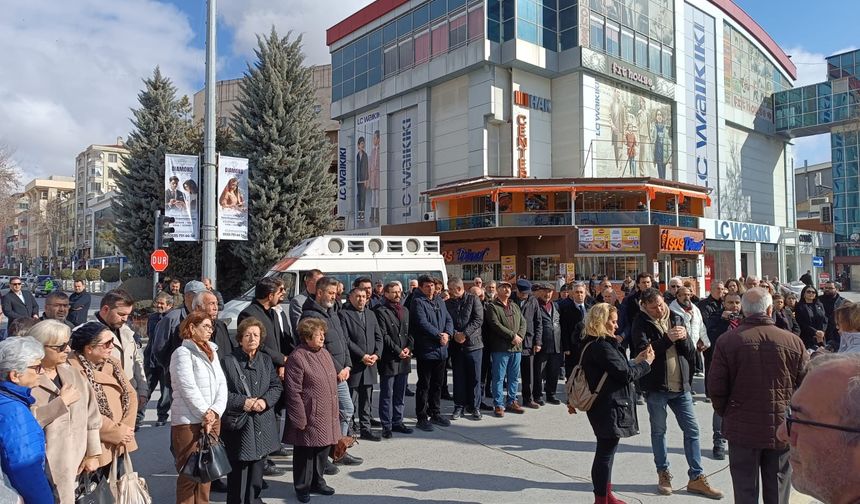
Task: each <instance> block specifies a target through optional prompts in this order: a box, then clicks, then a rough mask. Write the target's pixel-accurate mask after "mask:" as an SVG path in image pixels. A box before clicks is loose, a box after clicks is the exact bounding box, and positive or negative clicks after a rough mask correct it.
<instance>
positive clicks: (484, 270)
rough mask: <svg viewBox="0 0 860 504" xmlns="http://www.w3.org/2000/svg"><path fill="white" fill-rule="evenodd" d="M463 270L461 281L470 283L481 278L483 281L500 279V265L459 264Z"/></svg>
mask: <svg viewBox="0 0 860 504" xmlns="http://www.w3.org/2000/svg"><path fill="white" fill-rule="evenodd" d="M460 267H461V268H463V276H462V278H463V280H465V281H467V282H470V281H472V280H474V279H475V278H476V277H481V279H482V280H483V281H485V282H486V281H488V280H493V279H496V278H502V263H497V262H496V263H475V264H461V265H460Z"/></svg>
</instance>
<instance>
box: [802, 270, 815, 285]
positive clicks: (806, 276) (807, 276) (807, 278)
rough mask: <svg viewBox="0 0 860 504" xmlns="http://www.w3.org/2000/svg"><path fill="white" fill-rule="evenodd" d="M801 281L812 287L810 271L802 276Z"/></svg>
mask: <svg viewBox="0 0 860 504" xmlns="http://www.w3.org/2000/svg"><path fill="white" fill-rule="evenodd" d="M800 281H801V282H803V283H804V284H806V285H808V286H809V287H812V286H813V282H812V273H811V272H810V271H809V270H806V273H804V274H802V275H800Z"/></svg>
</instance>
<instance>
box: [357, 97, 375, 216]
mask: <svg viewBox="0 0 860 504" xmlns="http://www.w3.org/2000/svg"><path fill="white" fill-rule="evenodd" d="M380 116H381V114H380V113H379V112H378V111H376V112H370V113H368V114H364V115H362V116H359V117H357V118H356V119H355V171H354V174H355V175H354V176H355V229H362V228H367V227H373V226H378V225H379V170H380V166H379V158H380V152H381V148H382V143H381V142H382V140H381V137H380V133H379V118H380Z"/></svg>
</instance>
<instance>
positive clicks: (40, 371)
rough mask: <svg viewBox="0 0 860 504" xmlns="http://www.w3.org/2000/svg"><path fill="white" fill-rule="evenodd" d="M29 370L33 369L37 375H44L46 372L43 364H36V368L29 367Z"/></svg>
mask: <svg viewBox="0 0 860 504" xmlns="http://www.w3.org/2000/svg"><path fill="white" fill-rule="evenodd" d="M27 369H32V370H33V371H35V372H36V374H42V373H43V372H44V369H43V368H42V365H41V364H36V365H34V366H27Z"/></svg>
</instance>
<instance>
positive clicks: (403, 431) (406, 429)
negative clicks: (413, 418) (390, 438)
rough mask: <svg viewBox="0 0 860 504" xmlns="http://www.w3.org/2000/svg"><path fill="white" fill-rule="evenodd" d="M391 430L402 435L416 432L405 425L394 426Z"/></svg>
mask: <svg viewBox="0 0 860 504" xmlns="http://www.w3.org/2000/svg"><path fill="white" fill-rule="evenodd" d="M391 430H392V431H394V432H399V433H401V434H412V433H413V432H415V431H413V430H412V427H407V426H405V425H403V424H402V423H401V424H396V425H392V426H391Z"/></svg>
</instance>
